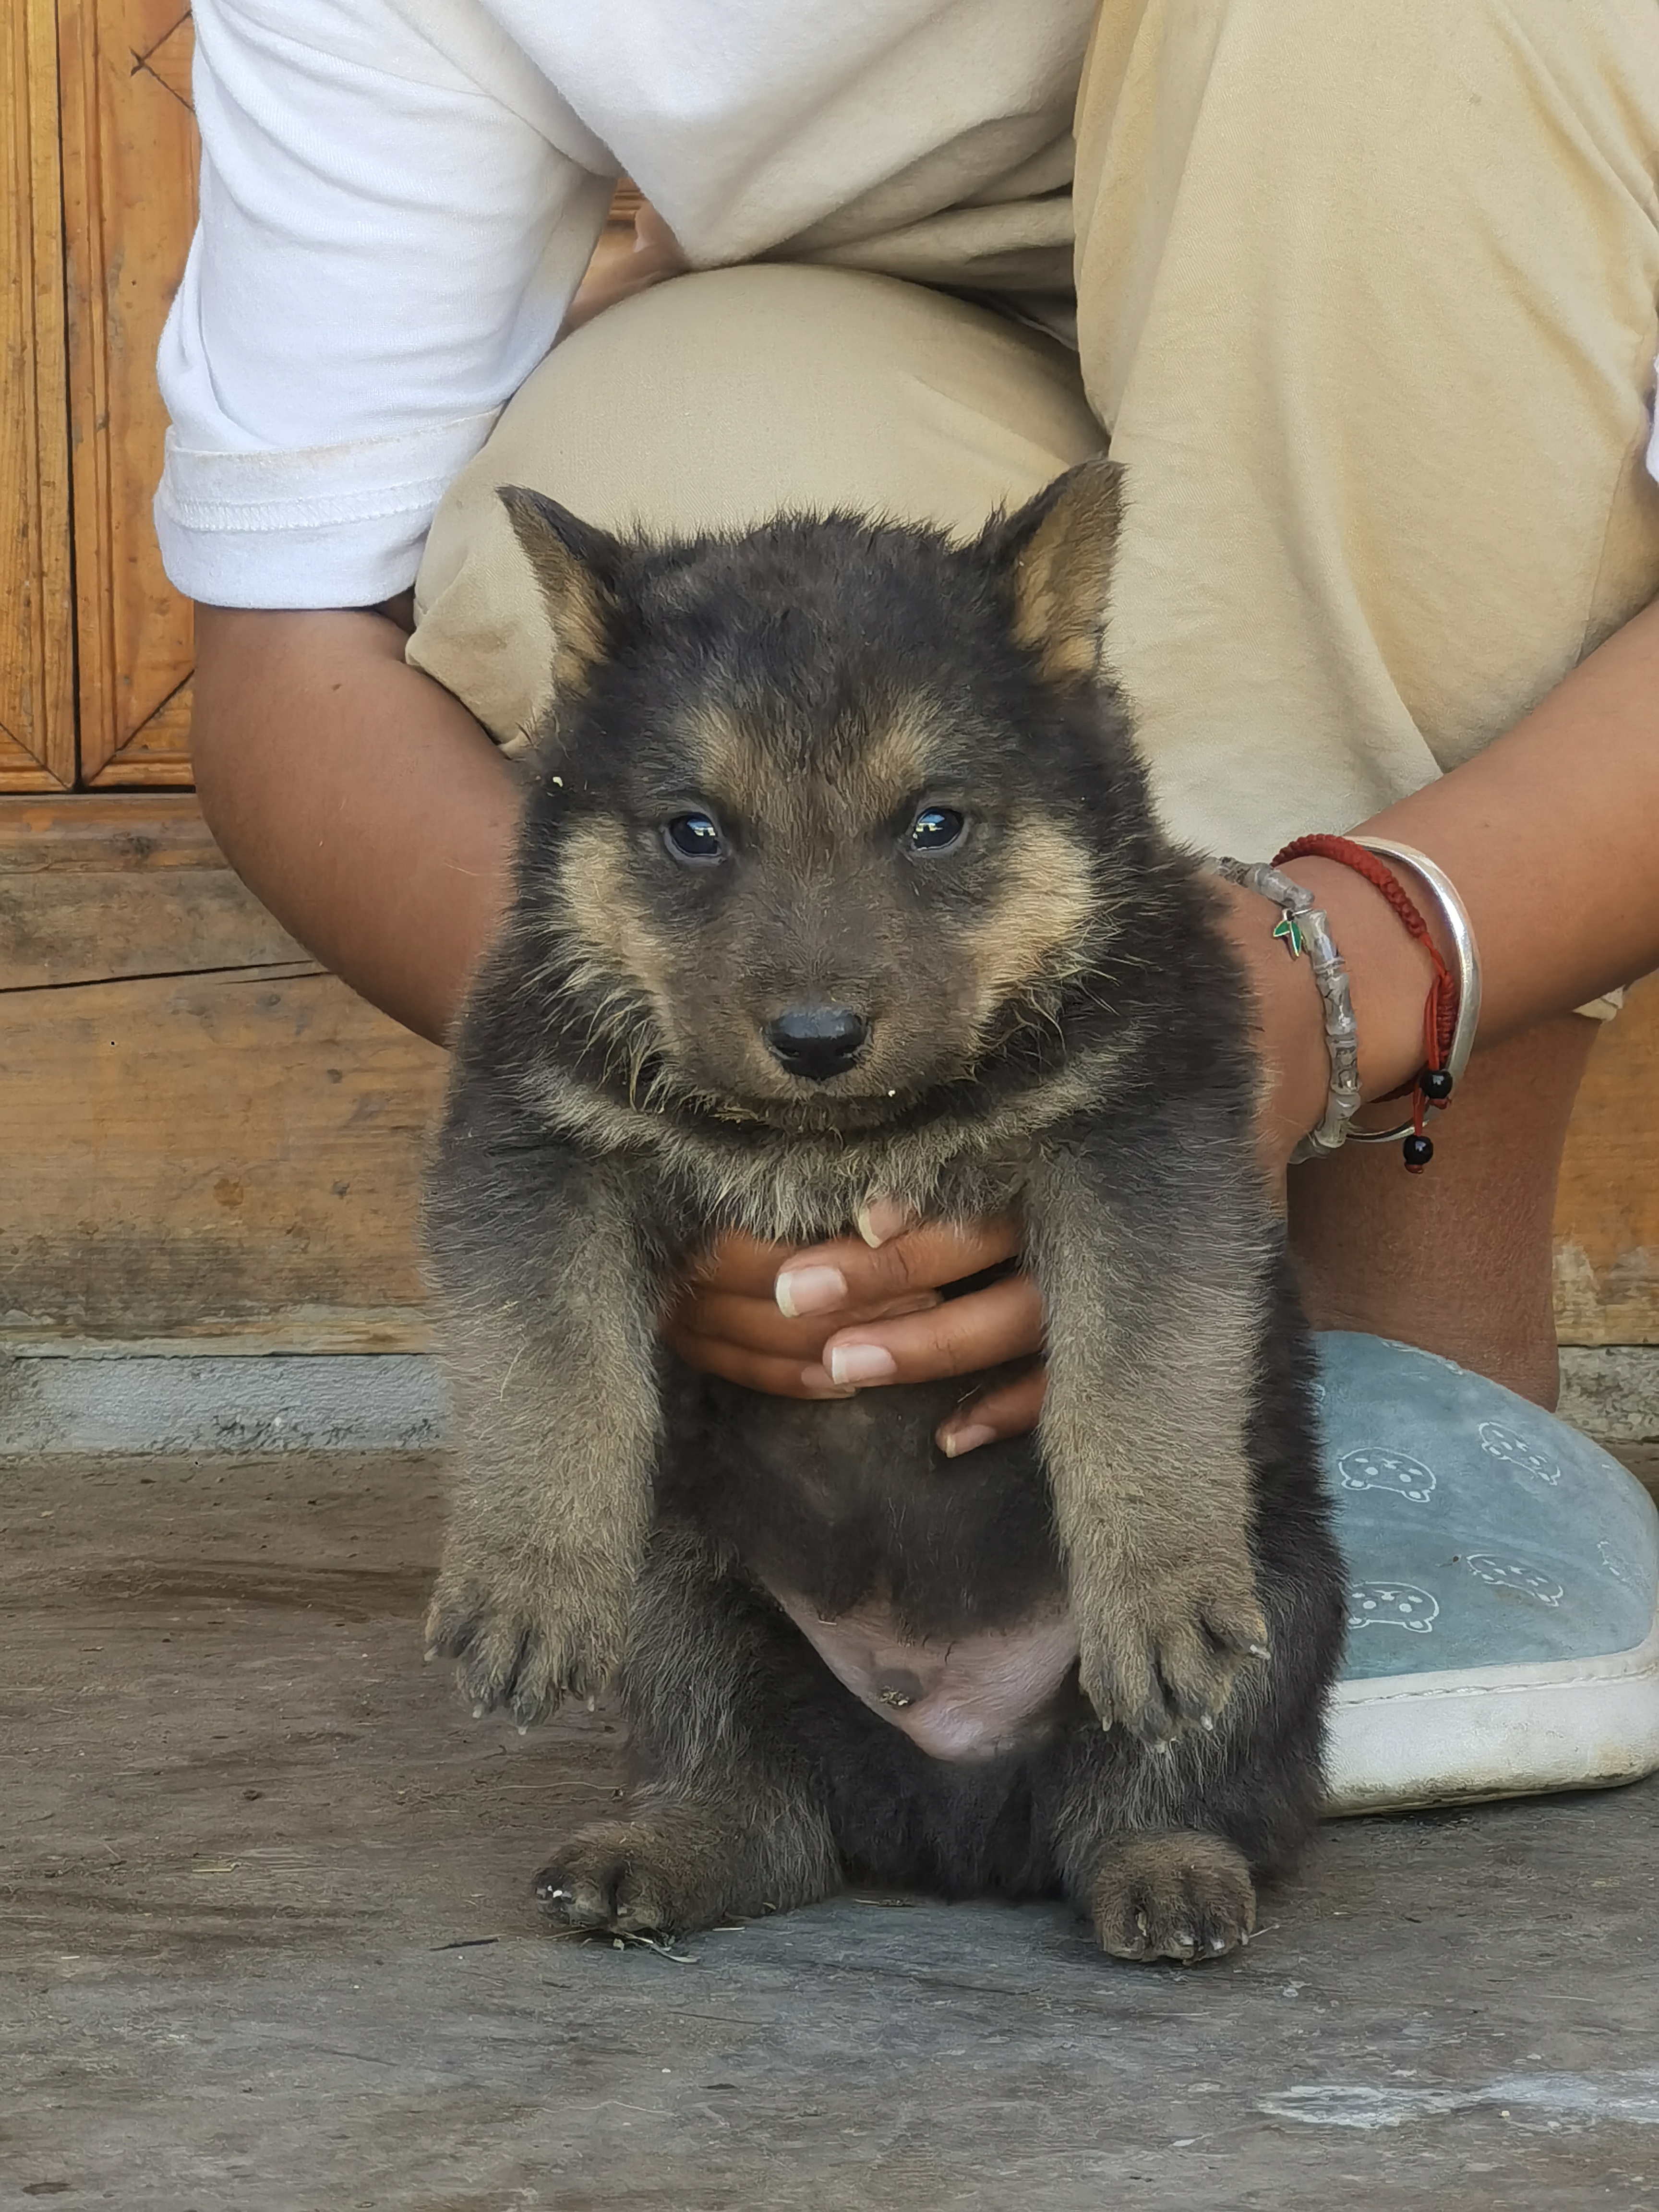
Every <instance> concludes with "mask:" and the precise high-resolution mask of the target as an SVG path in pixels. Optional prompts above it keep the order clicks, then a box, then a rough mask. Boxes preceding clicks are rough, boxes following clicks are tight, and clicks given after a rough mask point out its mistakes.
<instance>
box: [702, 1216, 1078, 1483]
mask: <svg viewBox="0 0 1659 2212" xmlns="http://www.w3.org/2000/svg"><path fill="white" fill-rule="evenodd" d="M859 1228H860V1235H859V1236H857V1237H841V1238H838V1239H837V1240H836V1242H835V1243H830V1244H816V1245H814V1246H812V1247H811V1249H810V1250H807V1251H801V1252H797V1251H791V1250H789V1249H787V1247H785V1246H781V1245H774V1244H761V1243H757V1242H756V1241H755V1239H754V1238H753V1237H742V1236H735V1235H734V1236H730V1237H725V1238H723V1239H722V1240H721V1242H720V1245H719V1246H718V1247H717V1248H716V1250H715V1253H714V1261H713V1264H712V1266H710V1267H707V1268H705V1269H704V1270H703V1271H702V1272H701V1273H699V1275H698V1276H697V1278H696V1280H695V1281H693V1282H692V1283H690V1284H689V1285H687V1287H686V1290H685V1292H684V1296H683V1297H682V1298H681V1300H680V1302H679V1304H678V1306H677V1307H676V1309H675V1310H674V1312H673V1314H672V1316H671V1318H670V1320H669V1322H668V1325H667V1328H666V1330H665V1334H666V1335H667V1338H668V1341H669V1343H670V1344H671V1346H673V1348H674V1350H675V1351H676V1352H678V1354H679V1355H680V1357H681V1358H682V1359H684V1360H686V1361H688V1362H689V1363H690V1364H691V1365H692V1366H693V1367H701V1368H702V1369H704V1370H707V1371H708V1373H710V1374H713V1375H722V1376H725V1377H726V1379H727V1381H729V1382H732V1383H744V1384H746V1385H747V1387H748V1388H749V1389H751V1390H771V1391H775V1392H776V1393H777V1394H778V1395H780V1396H783V1397H790V1398H840V1397H850V1396H851V1395H852V1393H853V1391H854V1389H867V1388H870V1387H872V1386H878V1385H880V1384H883V1383H923V1382H932V1381H934V1380H936V1379H937V1378H938V1377H939V1376H946V1375H974V1374H978V1373H980V1372H981V1371H982V1370H984V1369H986V1368H987V1367H998V1366H1002V1365H1005V1364H1008V1363H1010V1362H1012V1361H1017V1360H1030V1361H1032V1362H1033V1364H1032V1366H1031V1367H1030V1369H1028V1370H1027V1371H1026V1372H1025V1373H1024V1374H1023V1375H1021V1376H1017V1377H1015V1378H1013V1379H1012V1380H1011V1381H1008V1382H1005V1383H999V1384H998V1385H997V1386H996V1387H995V1388H994V1389H992V1390H989V1391H987V1392H985V1393H984V1394H983V1395H981V1397H979V1398H978V1399H976V1400H975V1401H973V1402H972V1403H971V1404H968V1405H964V1406H963V1407H960V1408H959V1409H958V1410H957V1412H956V1413H953V1414H951V1417H950V1419H948V1420H946V1421H945V1422H944V1423H942V1424H941V1425H940V1427H939V1447H940V1449H941V1450H943V1451H945V1452H946V1453H949V1454H950V1455H952V1456H953V1457H954V1456H955V1455H957V1454H958V1453H961V1452H963V1451H971V1450H972V1449H974V1447H975V1445H976V1444H981V1443H989V1442H990V1440H991V1438H992V1437H999V1436H1017V1435H1018V1434H1020V1433H1021V1432H1022V1431H1024V1430H1026V1429H1029V1428H1030V1426H1031V1425H1032V1424H1033V1423H1034V1422H1035V1421H1036V1417H1037V1413H1038V1410H1039V1408H1040V1407H1041V1406H1042V1370H1041V1367H1040V1366H1038V1365H1036V1364H1035V1363H1036V1354H1037V1352H1039V1351H1040V1350H1041V1347H1042V1301H1041V1300H1040V1299H1039V1298H1038V1297H1037V1293H1036V1285H1035V1284H1034V1283H1033V1282H1032V1280H1031V1279H1030V1276H1029V1275H1025V1274H1010V1275H1007V1276H1005V1277H1003V1278H1001V1279H999V1280H998V1281H996V1282H994V1283H992V1284H990V1285H988V1286H987V1287H986V1288H984V1289H981V1290H975V1291H967V1292H965V1293H964V1294H963V1296H962V1297H955V1298H950V1299H942V1298H941V1297H940V1296H939V1292H940V1291H941V1290H942V1289H943V1288H945V1285H949V1284H951V1283H959V1282H962V1281H963V1280H965V1279H967V1278H968V1277H969V1276H970V1275H977V1274H980V1273H983V1272H984V1270H986V1269H987V1268H990V1267H997V1266H999V1265H1000V1264H1001V1263H1003V1262H1005V1261H1009V1260H1012V1258H1013V1257H1014V1256H1015V1255H1016V1254H1017V1253H1018V1250H1019V1228H1018V1224H1017V1223H1016V1222H1015V1221H1013V1220H1012V1218H1008V1217H1006V1216H998V1217H995V1218H992V1219H990V1220H987V1221H981V1222H976V1223H975V1224H973V1225H971V1226H970V1227H965V1228H951V1227H948V1226H946V1225H945V1224H943V1223H940V1222H923V1223H920V1224H917V1223H913V1222H912V1221H910V1219H909V1218H908V1216H907V1215H906V1214H905V1213H904V1212H902V1209H901V1208H899V1207H898V1206H895V1205H892V1204H890V1203H888V1202H885V1201H879V1200H878V1201H877V1202H876V1203H874V1204H872V1205H871V1206H867V1207H866V1209H865V1211H864V1212H863V1214H862V1216H861V1217H860V1223H859Z"/></svg>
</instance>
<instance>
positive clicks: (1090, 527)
mask: <svg viewBox="0 0 1659 2212" xmlns="http://www.w3.org/2000/svg"><path fill="white" fill-rule="evenodd" d="M1122 474H1123V471H1121V469H1120V468H1119V467H1118V465H1117V464H1116V463H1115V461H1109V460H1104V459H1101V460H1093V461H1084V462H1082V463H1081V464H1080V465H1079V466H1078V467H1077V468H1074V469H1068V470H1067V471H1066V474H1065V475H1064V476H1063V477H1055V479H1054V482H1053V483H1051V484H1048V485H1046V486H1045V487H1044V488H1043V489H1042V491H1040V492H1039V493H1038V494H1037V495H1036V498H1035V499H1033V500H1029V501H1027V502H1026V504H1025V505H1024V507H1021V508H1020V509H1019V511H1018V513H1017V514H1012V515H1010V516H1009V517H1008V518H1007V520H1006V521H997V522H994V523H993V524H992V525H991V527H990V529H989V530H988V531H987V533H986V539H985V544H986V550H987V551H988V552H989V553H990V554H991V555H992V556H994V558H995V559H997V560H998V561H999V562H1000V563H1001V564H1002V565H1003V566H1004V567H1005V568H1006V570H1007V572H1008V576H1009V580H1010V582H1011V584H1012V587H1013V595H1014V641H1015V642H1016V644H1018V645H1023V646H1024V647H1025V648H1026V649H1027V651H1028V652H1031V653H1036V656H1037V663H1038V665H1039V666H1040V667H1041V669H1042V673H1043V674H1044V675H1045V676H1046V677H1047V678H1048V680H1049V682H1050V683H1054V684H1079V683H1083V682H1085V681H1087V679H1088V678H1091V677H1092V676H1093V675H1094V674H1095V673H1096V671H1097V667H1098V665H1099V657H1100V635H1101V631H1102V629H1103V627H1104V624H1105V620H1106V595H1107V592H1108V590H1109V587H1110V585H1111V580H1112V555H1113V552H1114V550H1115V547H1116V544H1117V531H1118V521H1119V517H1120V514H1121V499H1120V495H1119V484H1120V482H1121V477H1122Z"/></svg>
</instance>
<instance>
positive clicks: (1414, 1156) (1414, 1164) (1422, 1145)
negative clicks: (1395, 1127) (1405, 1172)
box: [1400, 1137, 1434, 1175]
mask: <svg viewBox="0 0 1659 2212" xmlns="http://www.w3.org/2000/svg"><path fill="white" fill-rule="evenodd" d="M1400 1149H1401V1154H1402V1155H1403V1157H1404V1158H1405V1162H1406V1165H1407V1167H1408V1168H1409V1169H1410V1170H1411V1171H1412V1173H1413V1175H1421V1174H1422V1172H1423V1170H1424V1169H1425V1167H1427V1165H1428V1164H1429V1162H1430V1161H1431V1159H1432V1158H1434V1146H1433V1145H1432V1143H1431V1141H1430V1139H1428V1138H1427V1137H1407V1139H1406V1141H1405V1143H1404V1144H1403V1145H1402V1146H1401V1148H1400Z"/></svg>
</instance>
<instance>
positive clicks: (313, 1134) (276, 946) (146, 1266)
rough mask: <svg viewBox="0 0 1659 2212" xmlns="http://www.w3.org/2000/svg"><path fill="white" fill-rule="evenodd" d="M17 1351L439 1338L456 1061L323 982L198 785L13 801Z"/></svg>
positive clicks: (4, 826) (9, 1089)
mask: <svg viewBox="0 0 1659 2212" xmlns="http://www.w3.org/2000/svg"><path fill="white" fill-rule="evenodd" d="M0 978H3V983H0V1129H3V1130H4V1131H5V1133H6V1141H5V1144H4V1146H3V1148H0V1349H3V1348H6V1347H7V1346H9V1347H10V1348H12V1349H16V1348H19V1347H20V1346H21V1347H27V1348H33V1349H40V1348H42V1347H43V1346H54V1345H57V1346H67V1345H70V1344H76V1345H82V1344H85V1343H87V1342H88V1340H92V1341H99V1340H101V1341H106V1342H109V1341H113V1342H118V1343H121V1344H124V1345H129V1346H146V1347H149V1348H155V1347H157V1346H161V1347H165V1348H173V1349H177V1350H181V1351H183V1350H190V1349H197V1350H200V1349H204V1348H207V1347H209V1346H218V1347H220V1348H230V1349H236V1350H244V1351H248V1350H255V1349H258V1350H260V1351H279V1350H280V1351H290V1352H316V1351H329V1352H340V1351H409V1350H416V1349H422V1348H424V1347H425V1346H426V1344H427V1342H428V1331H427V1327H426V1323H425V1321H424V1319H423V1316H422V1310H421V1309H422V1300H423V1297H424V1291H423V1285H422V1277H421V1266H420V1259H419V1249H418V1236H417V1231H416V1215H417V1209H418V1201H419V1191H420V1182H421V1176H422V1159H423V1155H424V1146H425V1141H426V1132H427V1129H428V1126H429V1124H430V1122H431V1121H432V1118H433V1116H434V1115H435V1112H436V1110H437V1106H438V1102H439V1099H440V1097H441V1089H442V1083H443V1076H444V1067H445V1059H444V1055H443V1054H441V1052H439V1051H437V1050H436V1049H435V1048H434V1047H432V1046H430V1045H428V1044H425V1043H422V1042H421V1041H420V1040H419V1039H418V1038H416V1037H413V1036H410V1034H409V1033H408V1032H407V1031H406V1030H402V1029H400V1028H399V1027H398V1025H397V1024H396V1023H394V1022H392V1021H388V1020H387V1019H386V1017H385V1016H384V1015H381V1014H379V1013H376V1012H374V1009H373V1008H372V1007H370V1006H367V1005H365V1004H364V1002H363V1001H362V1000H361V999H358V998H356V996H355V995H354V994H352V993H351V992H349V990H347V988H346V987H345V986H344V985H343V983H340V982H338V981H337V980H336V979H335V978H334V977H333V976H331V975H325V974H324V973H323V972H322V971H321V970H320V969H319V968H318V967H317V966H316V964H315V963H313V962H311V961H309V960H307V958H306V957H305V955H304V954H303V952H301V949H300V948H299V947H298V946H297V945H295V944H294V943H293V941H292V940H291V939H289V938H288V937H287V936H286V935H285V934H284V933H283V931H282V930H280V929H279V928H278V927H277V926H276V923H275V922H274V921H271V920H270V916H269V915H266V914H265V913H264V909H263V908H261V907H260V906H259V905H258V902H257V901H255V900H254V899H253V898H252V896H251V894H250V893H248V892H247V891H246V890H243V888H242V886H241V884H240V883H239V882H238V881H237V879H236V878H235V877H234V875H233V874H232V873H231V872H230V870H229V868H228V866H227V865H226V864H225V862H224V860H223V859H222V856H221V855H220V854H219V853H218V851H217V848H216V847H215V846H214V844H213V842H212V840H211V839H210V836H208V833H207V830H206V828H205V825H204V823H203V822H202V820H201V817H200V815H199V814H198V813H197V811H196V808H195V802H194V801H193V799H188V798H184V797H179V798H172V797H162V796H160V795H157V796H155V797H138V796H124V797H120V798H92V797H88V798H84V799H66V800H62V801H58V802H56V803H37V802H30V801H27V800H18V799H14V800H9V801H6V802H3V803H0Z"/></svg>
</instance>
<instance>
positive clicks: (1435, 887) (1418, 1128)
mask: <svg viewBox="0 0 1659 2212" xmlns="http://www.w3.org/2000/svg"><path fill="white" fill-rule="evenodd" d="M1373 855H1375V856H1376V857H1375V858H1373ZM1302 858H1307V859H1311V860H1336V861H1338V862H1340V864H1341V866H1344V867H1346V868H1352V869H1353V870H1354V871H1355V872H1356V873H1357V874H1358V875H1361V876H1363V877H1364V878H1365V880H1366V882H1367V883H1369V884H1371V885H1372V887H1373V888H1374V889H1375V890H1379V891H1381V892H1382V894H1383V897H1384V898H1386V899H1387V900H1388V902H1389V905H1390V906H1391V907H1392V908H1394V910H1395V914H1397V915H1399V917H1400V920H1401V922H1402V923H1403V924H1404V925H1405V927H1406V928H1407V930H1408V931H1409V932H1410V933H1411V934H1412V936H1413V937H1414V938H1415V939H1417V941H1418V943H1419V945H1421V946H1422V947H1423V949H1424V951H1425V952H1426V953H1427V955H1428V957H1429V963H1430V965H1431V968H1432V969H1433V970H1434V980H1433V981H1432V983H1431V985H1430V987H1429V994H1428V997H1427V1000H1425V1005H1424V1008H1423V1054H1424V1065H1423V1066H1422V1068H1421V1069H1420V1071H1419V1073H1417V1074H1416V1075H1414V1076H1413V1078H1412V1079H1411V1080H1410V1081H1409V1082H1407V1083H1402V1084H1401V1085H1399V1087H1398V1088H1397V1089H1396V1090H1394V1091H1389V1092H1388V1093H1387V1096H1388V1097H1390V1098H1401V1097H1405V1096H1406V1095H1407V1093H1408V1092H1409V1094H1410V1096H1411V1099H1412V1114H1411V1119H1410V1120H1409V1121H1401V1123H1400V1124H1399V1125H1398V1127H1395V1128H1392V1129H1346V1130H1345V1132H1344V1134H1345V1135H1347V1136H1351V1137H1352V1138H1353V1139H1354V1140H1355V1142H1356V1143H1358V1144H1364V1145H1388V1144H1394V1143H1396V1142H1397V1141H1398V1140H1399V1139H1401V1138H1403V1139H1405V1142H1404V1144H1403V1146H1401V1152H1402V1155H1403V1158H1404V1159H1405V1163H1406V1166H1407V1170H1409V1171H1410V1172H1411V1173H1412V1174H1413V1175H1420V1174H1421V1173H1422V1171H1423V1170H1424V1169H1425V1167H1427V1165H1428V1164H1429V1162H1430V1161H1431V1159H1432V1158H1434V1146H1433V1143H1432V1141H1431V1139H1429V1138H1428V1137H1427V1136H1425V1134H1424V1128H1423V1125H1424V1123H1425V1121H1426V1120H1427V1118H1428V1116H1429V1115H1430V1114H1431V1113H1437V1112H1439V1111H1440V1110H1441V1109H1443V1107H1445V1106H1447V1105H1449V1103H1450V1102H1451V1096H1452V1091H1453V1089H1454V1087H1455V1085H1456V1083H1457V1081H1458V1079H1459V1078H1460V1077H1461V1076H1462V1073H1463V1070H1464V1069H1465V1068H1466V1067H1467V1066H1468V1060H1469V1054H1470V1053H1471V1052H1472V1051H1473V1050H1474V1036H1475V1030H1477V1028H1478V1027H1479V1026H1480V953H1479V951H1478V950H1477V948H1476V945H1475V941H1474V930H1473V929H1472V928H1471V927H1470V926H1469V917H1468V912H1467V910H1466V909H1465V908H1464V905H1463V902H1462V899H1461V898H1460V897H1459V896H1458V895H1457V890H1456V887H1455V885H1454V884H1453V883H1452V881H1451V879H1450V878H1449V876H1447V875H1446V874H1445V872H1444V871H1443V869H1442V868H1441V867H1440V866H1438V865H1437V863H1436V862H1435V861H1433V860H1430V858H1429V857H1428V855H1427V854H1426V853H1419V851H1418V850H1417V848H1416V847H1415V846H1413V845H1396V844H1391V843H1389V842H1387V841H1386V840H1384V839H1383V838H1381V837H1326V836H1316V837H1298V838H1297V840H1296V841H1295V842H1294V843H1292V844H1290V845H1286V846H1285V848H1284V850H1283V851H1282V852H1280V853H1275V854H1274V855H1273V860H1274V863H1275V865H1277V864H1278V863H1279V862H1282V861H1285V860H1297V859H1302ZM1389 860H1394V861H1396V862H1398V863H1399V864H1400V865H1401V866H1403V867H1407V868H1410V869H1411V870H1412V872H1413V874H1415V875H1416V876H1417V877H1418V878H1419V879H1420V880H1421V881H1422V883H1423V884H1425V886H1426V887H1427V889H1428V890H1429V892H1430V895H1431V897H1432V898H1433V900H1434V902H1435V905H1436V906H1437V908H1438V910H1439V914H1440V919H1441V921H1442V923H1443V926H1444V928H1445V932H1446V936H1447V938H1448V939H1449V943H1450V945H1451V948H1452V966H1450V967H1449V966H1448V965H1447V963H1446V961H1445V959H1444V958H1443V956H1442V954H1441V951H1440V948H1439V946H1438V945H1437V944H1436V943H1435V941H1434V939H1433V938H1432V937H1431V935H1430V933H1429V927H1428V924H1427V923H1426V922H1425V921H1424V919H1423V917H1422V915H1420V914H1419V912H1418V909H1417V907H1416V904H1415V902H1413V899H1412V897H1411V896H1410V894H1409V893H1408V892H1407V890H1406V888H1405V886H1404V885H1403V884H1401V881H1400V879H1399V878H1398V877H1397V876H1395V873H1394V872H1393V870H1392V869H1390V868H1389V867H1387V866H1384V865H1383V864H1384V862H1386V861H1389ZM1454 968H1455V971H1456V972H1455V975H1454V973H1453V969H1454Z"/></svg>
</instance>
